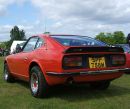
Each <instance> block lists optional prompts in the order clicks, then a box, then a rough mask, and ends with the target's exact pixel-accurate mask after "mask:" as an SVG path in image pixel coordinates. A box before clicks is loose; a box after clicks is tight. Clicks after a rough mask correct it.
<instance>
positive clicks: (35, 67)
mask: <svg viewBox="0 0 130 109" xmlns="http://www.w3.org/2000/svg"><path fill="white" fill-rule="evenodd" d="M125 63H126V57H125V54H124V51H123V49H122V48H120V47H110V46H108V45H106V44H105V43H103V42H100V41H98V40H95V39H92V38H90V37H86V36H77V35H50V34H42V35H36V36H33V37H30V38H29V39H28V40H27V42H26V43H25V45H24V46H23V48H22V49H19V52H17V53H16V54H12V55H9V56H7V57H6V59H5V61H4V79H5V80H6V81H7V82H12V81H14V80H15V79H20V80H24V81H28V82H29V83H30V89H31V93H32V95H33V96H34V97H45V96H46V95H47V92H48V88H49V87H50V86H53V85H58V84H65V83H89V84H90V86H91V87H93V88H96V89H107V88H108V86H109V85H110V82H111V81H112V80H114V79H116V78H119V77H120V76H122V75H123V73H124V72H125V71H127V70H129V69H128V68H125Z"/></svg>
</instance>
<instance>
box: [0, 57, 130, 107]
mask: <svg viewBox="0 0 130 109" xmlns="http://www.w3.org/2000/svg"><path fill="white" fill-rule="evenodd" d="M2 70H3V58H0V109H130V75H124V76H123V77H121V78H119V79H116V80H114V81H113V82H112V84H111V86H110V87H109V88H108V90H105V91H98V90H91V89H89V87H88V86H86V85H76V86H75V85H72V86H66V87H63V86H60V87H55V88H53V89H51V90H52V92H51V96H50V97H49V98H44V99H36V98H34V97H32V96H31V94H30V90H29V87H28V84H27V83H24V82H20V81H18V82H15V83H6V82H5V81H3V79H2Z"/></svg>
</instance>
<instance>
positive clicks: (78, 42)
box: [52, 36, 107, 46]
mask: <svg viewBox="0 0 130 109" xmlns="http://www.w3.org/2000/svg"><path fill="white" fill-rule="evenodd" d="M52 38H54V39H55V40H56V41H58V42H59V43H61V44H62V45H64V46H107V44H106V43H103V42H101V41H98V40H95V39H93V38H90V37H87V36H52Z"/></svg>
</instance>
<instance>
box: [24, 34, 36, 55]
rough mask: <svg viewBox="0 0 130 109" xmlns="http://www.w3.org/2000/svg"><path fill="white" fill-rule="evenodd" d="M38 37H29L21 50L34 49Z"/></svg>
mask: <svg viewBox="0 0 130 109" xmlns="http://www.w3.org/2000/svg"><path fill="white" fill-rule="evenodd" d="M37 40H38V37H33V38H31V39H30V40H29V41H28V42H27V44H26V45H25V47H24V49H23V52H29V51H33V50H34V49H35V45H36V43H37Z"/></svg>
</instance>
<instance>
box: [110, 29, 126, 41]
mask: <svg viewBox="0 0 130 109" xmlns="http://www.w3.org/2000/svg"><path fill="white" fill-rule="evenodd" d="M113 39H114V43H115V44H122V43H126V38H125V35H124V33H123V32H122V31H116V32H114V33H113Z"/></svg>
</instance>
